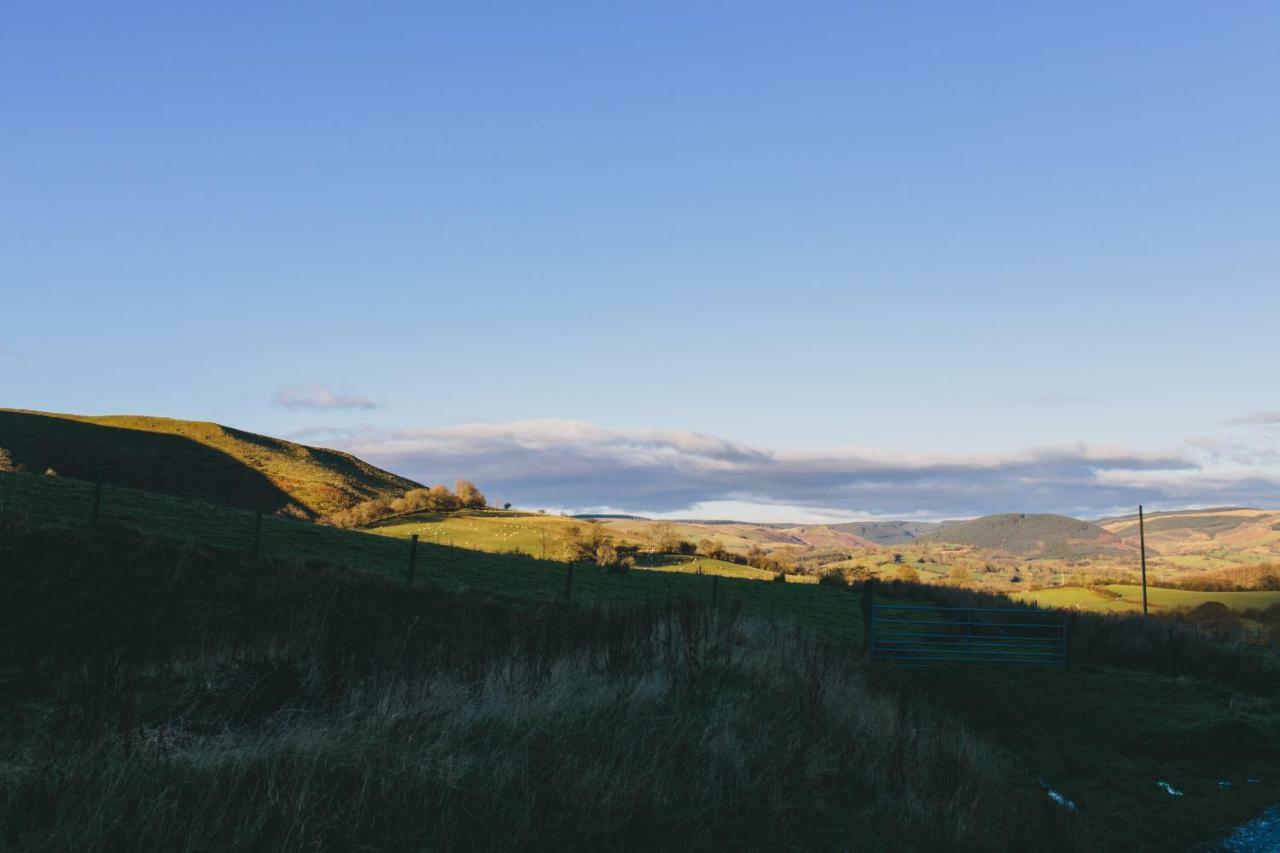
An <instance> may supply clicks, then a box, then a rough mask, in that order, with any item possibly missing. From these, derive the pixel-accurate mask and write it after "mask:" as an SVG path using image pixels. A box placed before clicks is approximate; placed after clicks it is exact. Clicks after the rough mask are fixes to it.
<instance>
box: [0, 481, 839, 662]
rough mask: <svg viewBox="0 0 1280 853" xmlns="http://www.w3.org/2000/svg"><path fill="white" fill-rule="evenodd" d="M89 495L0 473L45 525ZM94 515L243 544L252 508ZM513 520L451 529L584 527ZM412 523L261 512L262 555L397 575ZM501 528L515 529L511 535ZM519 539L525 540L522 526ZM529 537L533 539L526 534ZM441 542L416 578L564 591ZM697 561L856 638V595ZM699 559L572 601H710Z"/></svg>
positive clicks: (543, 572)
mask: <svg viewBox="0 0 1280 853" xmlns="http://www.w3.org/2000/svg"><path fill="white" fill-rule="evenodd" d="M93 491H94V487H93V486H92V485H91V484H89V483H84V482H81V481H79V480H72V479H70V478H66V477H40V476H30V475H14V474H4V473H0V507H3V508H8V509H10V510H17V511H20V512H23V513H26V514H28V515H31V516H34V517H37V518H40V519H42V520H44V521H49V522H53V521H61V522H66V523H70V524H71V525H73V526H83V525H84V524H86V523H87V522H88V520H89V518H90V515H91V513H92V510H93ZM521 519H523V520H521ZM485 520H486V521H488V520H489V519H485ZM101 521H102V522H103V523H106V524H118V525H124V526H127V527H130V528H132V529H136V530H141V531H144V532H147V533H153V534H158V535H162V536H166V537H171V538H174V539H178V540H180V541H187V540H191V541H193V542H196V543H204V544H209V545H217V546H228V547H238V548H249V547H252V545H253V542H254V524H255V516H254V514H253V513H248V512H243V511H239V510H234V509H228V508H226V507H220V506H215V505H212V504H203V503H197V502H193V501H185V500H180V499H177V498H171V497H168V496H165V495H155V494H150V493H147V492H140V491H135V490H132V489H123V488H118V487H114V486H104V487H103V488H102V503H101ZM511 522H512V523H511V524H510V525H508V524H499V525H490V526H488V527H485V526H479V522H478V520H477V519H476V518H475V517H474V516H469V515H465V514H463V515H459V516H458V517H457V518H456V519H455V520H453V521H451V522H450V525H451V526H452V528H453V529H454V530H456V531H457V532H458V533H460V534H461V533H469V534H470V535H472V536H473V537H474V541H475V542H477V543H481V544H485V543H487V544H490V545H494V546H497V545H498V544H499V543H506V542H507V541H508V539H507V537H508V536H514V535H521V534H522V531H520V530H517V529H515V528H516V526H517V525H520V526H524V527H526V528H528V527H533V526H534V525H540V524H546V525H548V526H552V527H554V526H556V525H560V524H564V523H581V522H571V521H568V520H566V519H561V518H559V517H557V516H535V515H528V516H523V517H521V516H514V517H512V519H511ZM412 527H413V525H412V524H411V525H409V527H402V528H401V529H399V530H398V531H397V530H396V529H395V527H394V526H390V527H387V528H382V529H380V531H379V532H380V533H382V535H376V534H375V533H370V532H364V531H357V530H339V529H337V528H333V527H325V526H323V525H317V524H311V523H308V522H304V521H295V520H292V519H286V518H280V517H276V516H264V517H263V519H262V539H261V551H262V553H263V554H267V555H275V556H280V557H290V558H296V559H302V560H317V561H323V562H326V563H329V564H331V565H338V566H350V567H358V568H360V569H364V570H374V571H378V572H382V573H385V574H390V575H393V576H396V577H404V576H405V575H406V573H407V571H408V566H409V550H410V548H409V543H408V541H406V538H401V537H402V536H403V537H407V536H408V535H409V533H411V532H417V530H415V529H410V528H412ZM508 527H511V528H513V529H512V530H510V531H509V530H507V528H508ZM445 529H447V527H446V528H445ZM495 530H496V531H497V532H494V531H495ZM523 535H525V536H526V537H527V535H528V530H527V529H526V530H524V531H523ZM526 541H531V540H528V539H527V538H526ZM447 542H448V537H447V536H445V535H441V536H438V537H435V538H427V537H424V538H423V539H422V540H420V544H419V551H418V561H417V577H418V578H419V579H421V580H424V581H427V582H430V583H433V584H437V585H439V586H441V587H443V588H445V589H451V590H463V589H467V590H475V591H481V592H486V593H490V594H493V595H498V596H501V597H504V598H516V599H522V600H534V601H555V600H559V599H561V598H562V597H563V595H564V588H565V580H566V578H565V575H566V571H567V566H566V564H565V563H562V562H557V561H554V560H541V559H537V558H534V557H530V556H527V555H525V554H512V553H501V552H499V551H498V550H497V549H496V548H495V550H494V551H492V552H485V551H483V550H473V549H471V548H464V547H461V546H460V545H459V544H457V543H456V542H455V544H454V545H453V546H450V545H449V544H447ZM441 543H445V544H441ZM504 549H505V547H504ZM699 559H700V562H701V564H702V566H703V569H704V573H705V574H706V575H710V574H714V573H722V574H723V575H724V576H725V577H724V582H723V583H722V584H721V586H720V589H719V590H718V595H719V596H721V600H723V601H729V602H735V603H737V604H738V605H740V606H741V607H742V608H743V609H744V611H745V612H747V613H751V614H756V615H762V616H768V617H773V618H777V617H784V618H785V617H796V618H802V619H803V620H805V621H806V622H807V623H808V624H809V625H810V626H812V627H813V628H815V629H817V630H819V631H820V632H822V633H824V634H828V635H831V636H837V637H842V638H853V637H857V636H860V631H861V628H860V622H854V621H851V620H852V616H851V614H854V611H856V610H857V601H856V600H855V599H854V597H853V596H850V595H848V594H841V593H840V591H839V590H829V589H822V590H817V589H816V588H815V587H813V586H812V584H810V583H803V582H799V581H801V579H800V578H794V579H793V580H794V581H797V582H794V583H785V584H780V583H760V582H758V581H757V580H755V578H759V577H760V573H757V572H756V570H753V569H749V568H748V567H745V566H739V565H737V564H735V563H720V562H719V561H711V560H706V559H705V558H699ZM699 559H691V558H683V559H677V560H673V561H672V562H671V564H668V565H655V566H653V567H652V568H653V569H655V570H654V571H649V570H645V569H636V570H634V571H632V572H629V573H627V574H625V575H614V574H609V573H608V572H606V571H604V570H603V569H599V568H597V567H595V566H591V565H585V564H584V565H579V566H577V567H576V568H575V571H574V578H573V589H572V595H573V599H574V600H575V601H583V602H596V603H607V602H615V603H616V602H626V603H640V602H643V601H664V600H666V599H667V598H669V597H671V596H673V595H674V596H680V595H684V596H692V597H696V598H708V597H709V596H710V594H711V587H710V578H709V577H705V576H699V575H697V574H696V572H697V568H698V563H699ZM768 577H770V578H772V575H769V576H768ZM748 578H751V579H752V580H748ZM815 592H818V593H819V594H816V595H815V594H814V593H815Z"/></svg>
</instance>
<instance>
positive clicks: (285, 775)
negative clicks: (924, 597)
mask: <svg viewBox="0 0 1280 853" xmlns="http://www.w3.org/2000/svg"><path fill="white" fill-rule="evenodd" d="M8 533H9V535H7V536H6V538H5V540H4V542H5V549H6V550H5V556H6V557H8V558H12V559H9V560H7V561H6V572H5V573H4V575H3V578H4V584H5V585H4V588H3V589H2V590H0V593H3V595H0V600H2V601H4V602H5V603H4V604H3V605H0V610H3V613H0V615H2V616H3V617H5V618H4V620H3V622H4V624H5V625H7V626H10V632H9V634H8V636H7V637H5V639H8V640H10V641H11V642H9V643H7V644H3V645H4V647H5V648H7V649H9V650H10V651H8V652H7V654H6V657H5V659H4V660H3V661H2V662H0V665H3V666H4V672H5V673H6V678H7V683H6V684H5V687H6V688H7V689H6V690H5V693H4V695H5V696H6V697H7V700H6V703H5V706H4V709H3V710H4V714H5V718H6V719H8V720H10V721H11V722H12V723H13V725H12V726H6V735H5V736H4V738H3V741H4V742H3V744H0V747H2V748H3V751H4V754H6V755H7V756H8V757H7V759H6V763H5V764H4V765H3V768H2V769H0V803H3V809H2V812H3V823H2V825H0V839H4V840H5V843H6V846H7V848H8V849H16V850H38V849H50V848H58V849H81V850H117V849H139V850H142V849H148V850H150V849H171V850H193V849H255V850H256V849H273V850H313V849H399V850H418V849H495V850H496V849H503V850H511V849H550V848H567V849H597V848H600V847H623V848H631V849H641V848H643V849H654V848H660V847H673V846H678V847H680V848H681V849H711V848H724V847H734V848H743V849H748V848H749V849H799V848H811V847H814V846H827V847H829V846H833V845H834V846H838V847H870V848H872V849H875V848H884V849H887V848H893V849H938V848H946V849H965V848H969V849H984V848H990V847H992V846H997V847H1007V846H1011V845H1016V843H1017V842H1018V837H1019V835H1018V834H1019V833H1020V832H1023V831H1025V829H1026V827H1027V826H1028V825H1030V824H1029V823H1028V822H1029V821H1030V822H1032V823H1034V822H1035V821H1037V820H1038V819H1039V818H1038V817H1037V815H1039V810H1038V809H1026V813H1025V814H1020V810H1022V809H1024V808H1025V807H1026V805H1027V800H1026V799H1025V797H1024V793H1022V792H1019V791H1018V790H1016V789H1015V788H1014V787H1013V786H1012V785H1011V781H1010V780H1011V775H1010V765H1009V762H1008V760H1007V759H1006V758H1005V757H1004V756H1003V754H1002V753H1001V752H1000V751H998V750H997V749H995V748H993V747H992V746H990V745H989V744H987V743H986V742H984V741H982V740H980V739H978V738H976V737H974V736H973V735H972V734H971V733H969V732H968V731H966V730H965V729H964V728H963V727H962V726H961V725H959V724H957V723H955V722H953V721H949V720H946V719H944V718H941V717H939V716H938V715H936V714H935V713H933V712H932V711H931V710H930V709H929V708H928V707H926V706H924V705H922V704H920V703H918V702H915V701H911V700H909V699H906V698H904V697H902V696H899V695H897V694H892V693H886V692H883V691H881V690H878V689H877V688H875V687H874V686H873V685H872V684H871V682H870V681H869V679H868V676H867V673H866V672H864V670H863V669H862V665H861V664H860V663H859V662H857V661H856V660H850V658H849V656H848V655H847V653H842V652H841V651H840V650H839V649H837V648H836V647H832V646H829V645H826V644H824V643H821V642H818V641H815V640H814V639H812V638H811V637H809V636H808V635H806V634H804V633H801V632H799V631H797V630H795V629H792V628H787V627H782V626H778V625H775V624H772V623H770V622H767V621H763V620H759V619H746V618H743V617H741V616H740V615H739V614H738V613H737V612H736V611H734V610H731V609H730V610H722V611H714V610H710V609H707V608H705V607H702V606H700V605H697V604H694V603H693V602H690V601H688V600H684V599H677V600H674V601H672V602H671V603H669V604H667V605H663V606H637V607H611V608H578V607H573V606H564V605H542V606H535V607H525V608H516V607H512V606H510V605H506V604H502V603H500V602H497V601H494V600H492V599H484V598H479V597H476V596H471V595H466V594H451V593H446V592H443V591H439V590H433V589H422V588H416V589H411V590H405V589H404V588H403V586H401V585H398V584H395V583H392V582H390V581H387V580H385V579H382V578H378V577H370V576H366V575H357V574H354V573H346V572H339V571H333V570H330V569H327V568H324V567H319V566H306V565H301V564H292V563H282V562H246V561H244V560H243V558H242V555H236V554H234V553H230V552H218V551H210V550H205V549H200V548H192V547H186V548H175V547H173V546H170V545H167V544H165V543H163V542H153V541H148V540H145V539H140V538H137V537H136V536H134V535H132V534H124V533H122V532H115V533H112V532H109V531H108V532H101V531H100V532H99V533H97V534H93V535H83V536H82V535H79V534H68V533H67V532H65V531H61V532H59V533H58V536H57V537H56V538H55V537H51V536H49V535H48V534H47V532H42V531H33V530H18V529H15V530H10V531H9V532H8Z"/></svg>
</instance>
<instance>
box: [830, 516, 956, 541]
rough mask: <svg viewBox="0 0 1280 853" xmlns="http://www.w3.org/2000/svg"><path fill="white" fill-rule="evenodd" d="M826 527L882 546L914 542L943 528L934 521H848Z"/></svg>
mask: <svg viewBox="0 0 1280 853" xmlns="http://www.w3.org/2000/svg"><path fill="white" fill-rule="evenodd" d="M827 526H828V527H830V528H831V529H832V530H836V531H839V532H841V533H851V534H853V535H854V536H859V537H861V538H863V539H867V540H869V541H871V542H874V543H875V544H877V545H882V546H883V545H902V544H905V543H907V542H914V541H915V540H916V539H918V538H920V537H921V536H924V535H926V534H929V533H934V532H936V531H938V530H941V529H942V527H943V525H942V524H939V523H938V522H934V521H850V522H847V523H844V524H828V525H827Z"/></svg>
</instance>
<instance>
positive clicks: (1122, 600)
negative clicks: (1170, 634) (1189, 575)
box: [1011, 584, 1280, 613]
mask: <svg viewBox="0 0 1280 853" xmlns="http://www.w3.org/2000/svg"><path fill="white" fill-rule="evenodd" d="M1011 598H1013V599H1015V600H1016V601H1024V602H1028V603H1033V602H1034V603H1036V604H1039V605H1040V606H1041V607H1065V608H1071V609H1076V610H1093V611H1098V612H1139V613H1140V612H1142V587H1141V586H1139V585H1134V584H1108V585H1107V586H1104V587H1100V588H1098V589H1090V588H1085V587H1061V588H1057V589H1041V590H1036V591H1034V592H1022V593H1014V594H1013V595H1012V596H1011ZM1210 601H1216V602H1218V603H1220V604H1225V605H1226V606H1227V607H1229V608H1231V609H1232V610H1234V611H1237V612H1244V611H1247V610H1264V609H1266V608H1267V607H1269V606H1271V605H1273V604H1280V591H1270V590H1267V591H1249V592H1200V591H1194V590H1183V589H1165V588H1162V587H1153V586H1148V587H1147V606H1148V609H1149V610H1191V609H1193V608H1195V607H1198V606H1199V605H1201V604H1204V603H1206V602H1210Z"/></svg>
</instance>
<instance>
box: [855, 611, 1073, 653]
mask: <svg viewBox="0 0 1280 853" xmlns="http://www.w3.org/2000/svg"><path fill="white" fill-rule="evenodd" d="M870 610H871V612H870V614H869V621H870V624H869V625H868V630H867V638H868V642H867V648H868V651H869V652H870V655H871V658H872V659H873V660H885V661H891V662H893V663H898V664H901V665H903V666H928V665H930V664H956V663H975V664H1041V665H1049V666H1061V667H1065V666H1066V665H1067V617H1066V614H1064V613H1060V612H1050V611H1044V610H1031V609H1027V608H1020V607H938V606H936V605H918V604H873V605H872V606H871V608H870Z"/></svg>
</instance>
